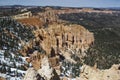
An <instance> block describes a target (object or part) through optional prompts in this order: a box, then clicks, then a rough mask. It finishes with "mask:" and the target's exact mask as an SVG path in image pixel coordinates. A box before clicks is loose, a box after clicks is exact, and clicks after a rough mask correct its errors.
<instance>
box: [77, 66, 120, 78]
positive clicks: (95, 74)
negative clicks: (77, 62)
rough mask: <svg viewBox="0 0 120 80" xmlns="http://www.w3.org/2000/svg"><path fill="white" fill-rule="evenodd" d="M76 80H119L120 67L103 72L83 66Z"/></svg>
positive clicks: (113, 67)
mask: <svg viewBox="0 0 120 80" xmlns="http://www.w3.org/2000/svg"><path fill="white" fill-rule="evenodd" d="M77 80H120V65H113V66H112V67H111V68H110V69H105V70H100V69H96V68H94V67H90V66H87V65H84V66H82V68H81V73H80V78H78V79H77Z"/></svg>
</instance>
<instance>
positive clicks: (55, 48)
mask: <svg viewBox="0 0 120 80" xmlns="http://www.w3.org/2000/svg"><path fill="white" fill-rule="evenodd" d="M34 34H35V41H37V42H39V45H41V46H42V48H43V49H44V50H45V51H46V53H47V54H48V55H49V56H51V57H54V56H55V55H57V54H64V53H63V52H64V51H66V50H71V52H72V50H76V51H80V53H84V52H85V51H86V50H87V49H88V48H89V46H90V45H91V44H92V43H93V42H94V36H93V33H91V32H89V31H88V30H86V29H85V28H83V27H82V26H80V25H65V24H52V25H48V28H45V29H39V30H36V31H34ZM73 54H74V52H73Z"/></svg>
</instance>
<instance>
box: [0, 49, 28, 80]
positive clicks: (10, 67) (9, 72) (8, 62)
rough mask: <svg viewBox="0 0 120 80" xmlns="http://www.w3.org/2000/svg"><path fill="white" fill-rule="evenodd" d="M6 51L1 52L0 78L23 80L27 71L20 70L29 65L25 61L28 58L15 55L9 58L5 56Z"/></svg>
mask: <svg viewBox="0 0 120 80" xmlns="http://www.w3.org/2000/svg"><path fill="white" fill-rule="evenodd" d="M4 53H5V50H0V77H4V78H6V79H7V80H22V78H23V76H24V74H25V72H26V71H24V70H22V69H20V68H18V67H21V66H22V65H24V64H27V62H26V61H25V59H26V58H27V57H22V56H18V57H16V56H15V55H14V54H13V53H10V55H11V58H12V59H10V57H9V56H4Z"/></svg>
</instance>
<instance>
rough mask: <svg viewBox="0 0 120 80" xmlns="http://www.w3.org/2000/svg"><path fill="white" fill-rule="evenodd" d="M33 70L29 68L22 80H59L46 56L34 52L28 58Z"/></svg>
mask: <svg viewBox="0 0 120 80" xmlns="http://www.w3.org/2000/svg"><path fill="white" fill-rule="evenodd" d="M30 60H31V63H32V65H33V68H29V69H28V70H27V72H26V75H25V77H24V79H23V80H60V78H59V76H58V75H57V73H56V71H55V70H54V69H53V68H52V67H51V66H50V64H49V59H48V57H47V56H45V55H43V54H40V53H38V52H34V53H33V54H32V55H31V57H30Z"/></svg>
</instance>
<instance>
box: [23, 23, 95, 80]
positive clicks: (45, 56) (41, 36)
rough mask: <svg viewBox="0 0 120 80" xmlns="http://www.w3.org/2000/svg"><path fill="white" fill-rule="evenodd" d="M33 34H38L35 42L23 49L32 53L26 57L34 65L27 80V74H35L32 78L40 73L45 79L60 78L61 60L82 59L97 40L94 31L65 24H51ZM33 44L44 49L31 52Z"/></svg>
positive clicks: (24, 51)
mask: <svg viewBox="0 0 120 80" xmlns="http://www.w3.org/2000/svg"><path fill="white" fill-rule="evenodd" d="M33 34H34V36H35V37H34V39H33V41H30V42H29V44H26V45H25V46H24V48H23V50H21V53H25V54H24V55H25V56H27V55H30V57H29V58H27V59H26V60H27V61H28V62H29V63H31V64H32V66H33V68H30V69H28V71H27V73H26V76H25V78H24V80H27V79H28V78H29V76H28V75H31V74H35V75H33V77H34V76H35V77H37V74H39V75H40V76H41V77H44V79H45V80H51V79H53V80H58V79H59V77H58V75H60V74H61V71H60V67H61V66H62V64H60V62H61V60H64V59H65V60H67V61H69V62H71V63H77V62H76V61H75V60H74V59H72V58H71V57H72V55H77V56H78V57H79V58H83V57H84V56H85V55H86V54H85V52H86V51H87V49H88V48H89V47H90V45H92V44H93V42H94V35H93V33H91V32H89V31H88V30H86V29H85V28H84V27H83V26H80V25H67V24H65V23H64V24H63V23H62V24H57V23H54V24H49V25H48V27H47V28H41V29H36V30H34V31H33ZM34 46H37V47H38V48H41V49H40V50H33V51H30V50H32V48H34ZM43 51H44V53H43ZM29 52H31V54H30V53H29ZM54 75H55V76H54ZM56 76H57V77H56ZM30 77H31V76H30ZM33 77H32V78H33ZM32 78H31V80H33V79H32Z"/></svg>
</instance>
